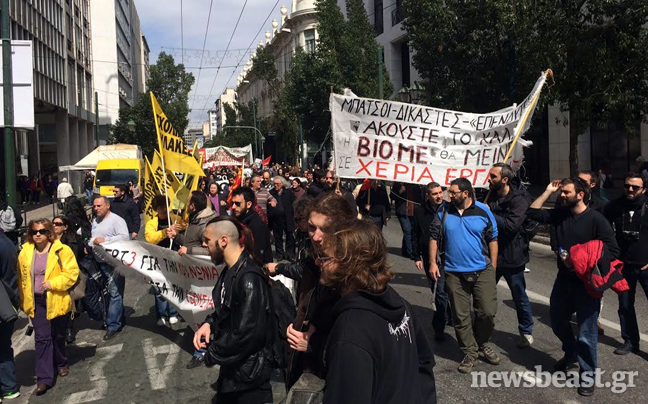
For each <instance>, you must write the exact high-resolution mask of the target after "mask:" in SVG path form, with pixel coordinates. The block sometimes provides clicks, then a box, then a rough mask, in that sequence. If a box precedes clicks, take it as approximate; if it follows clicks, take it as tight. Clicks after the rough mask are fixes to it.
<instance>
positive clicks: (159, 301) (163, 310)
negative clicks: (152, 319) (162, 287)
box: [153, 291, 178, 320]
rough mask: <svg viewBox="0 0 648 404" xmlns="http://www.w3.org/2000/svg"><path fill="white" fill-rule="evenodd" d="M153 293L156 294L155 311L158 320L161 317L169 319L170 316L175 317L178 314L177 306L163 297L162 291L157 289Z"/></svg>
mask: <svg viewBox="0 0 648 404" xmlns="http://www.w3.org/2000/svg"><path fill="white" fill-rule="evenodd" d="M153 295H154V296H155V313H156V314H157V319H158V320H159V319H161V318H165V319H168V318H169V317H175V316H177V315H178V311H177V310H176V309H175V307H173V306H172V305H171V303H169V302H168V301H167V300H166V299H165V298H164V297H162V294H161V293H158V292H157V291H156V292H155V293H153Z"/></svg>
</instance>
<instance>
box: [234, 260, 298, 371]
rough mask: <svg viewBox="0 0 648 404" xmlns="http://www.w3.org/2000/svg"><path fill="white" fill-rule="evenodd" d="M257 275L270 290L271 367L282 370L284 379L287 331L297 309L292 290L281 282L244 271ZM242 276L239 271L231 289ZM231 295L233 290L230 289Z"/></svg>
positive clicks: (286, 356)
mask: <svg viewBox="0 0 648 404" xmlns="http://www.w3.org/2000/svg"><path fill="white" fill-rule="evenodd" d="M245 272H252V273H255V274H257V275H259V276H261V277H262V278H263V280H264V281H265V283H266V285H268V288H269V292H270V293H269V297H270V308H269V311H270V313H269V314H270V315H271V326H272V331H271V337H270V345H271V347H272V358H270V359H271V360H270V366H271V367H272V368H275V369H280V370H281V371H282V373H283V376H284V379H285V378H286V371H285V370H286V367H287V365H288V354H289V352H290V346H289V344H288V337H287V336H286V330H287V329H288V326H289V325H290V324H292V322H293V321H294V320H295V317H297V309H296V307H295V301H294V299H293V296H292V294H291V293H290V290H288V288H287V287H286V286H285V285H284V284H283V283H281V282H279V281H275V280H273V279H270V278H267V277H266V276H265V274H264V273H263V272H261V269H259V270H258V271H253V270H248V271H243V273H245ZM240 274H241V271H240V270H239V271H237V272H236V274H234V277H233V279H232V283H231V285H230V288H231V287H234V283H235V281H236V278H237V277H238V276H239V275H240ZM230 293H231V289H230Z"/></svg>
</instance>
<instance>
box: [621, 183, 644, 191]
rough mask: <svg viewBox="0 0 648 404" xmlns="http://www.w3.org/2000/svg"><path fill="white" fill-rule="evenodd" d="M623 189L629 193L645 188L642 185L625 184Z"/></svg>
mask: <svg viewBox="0 0 648 404" xmlns="http://www.w3.org/2000/svg"><path fill="white" fill-rule="evenodd" d="M623 188H625V189H627V190H629V191H638V190H640V189H641V188H643V187H642V186H640V185H632V184H623Z"/></svg>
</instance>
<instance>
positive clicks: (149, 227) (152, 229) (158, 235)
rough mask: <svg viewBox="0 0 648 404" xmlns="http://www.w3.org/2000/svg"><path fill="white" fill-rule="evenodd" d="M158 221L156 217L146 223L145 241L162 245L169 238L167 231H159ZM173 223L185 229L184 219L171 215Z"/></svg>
mask: <svg viewBox="0 0 648 404" xmlns="http://www.w3.org/2000/svg"><path fill="white" fill-rule="evenodd" d="M165 220H166V219H165ZM158 221H159V219H158V217H157V215H155V217H154V218H152V219H150V220H149V221H148V222H146V226H145V227H144V239H145V240H146V241H147V242H149V243H151V244H160V243H161V242H162V241H163V240H164V239H165V238H167V234H166V229H162V230H158ZM171 222H172V223H179V224H180V226H181V227H185V224H184V222H183V221H182V218H181V217H180V216H177V215H175V214H172V215H171Z"/></svg>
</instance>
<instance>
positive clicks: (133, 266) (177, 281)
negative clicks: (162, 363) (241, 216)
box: [95, 240, 223, 329]
mask: <svg viewBox="0 0 648 404" xmlns="http://www.w3.org/2000/svg"><path fill="white" fill-rule="evenodd" d="M95 252H96V254H97V255H98V256H99V257H100V258H101V259H103V260H104V261H105V262H106V263H108V264H110V265H112V266H114V267H115V269H116V270H117V271H118V272H119V273H121V274H123V275H125V276H133V275H135V276H137V275H139V276H141V277H143V278H144V280H145V281H146V282H148V283H150V284H151V285H152V286H153V287H154V288H155V290H157V291H158V292H160V293H161V294H162V296H163V297H164V298H165V299H166V300H167V301H168V302H169V303H171V304H172V305H173V306H174V307H175V308H176V309H177V310H178V312H179V313H180V315H181V316H182V318H184V319H185V321H186V322H187V324H189V325H191V326H192V327H193V328H194V329H195V328H196V325H198V324H200V323H202V322H204V321H205V317H206V316H207V315H208V314H210V313H212V312H213V311H214V302H213V300H212V289H213V288H214V286H215V285H216V282H217V281H218V277H219V275H220V273H221V272H222V270H223V267H222V266H216V265H214V264H213V263H212V262H211V261H210V260H209V257H206V256H205V257H204V259H200V258H196V256H190V255H179V254H178V253H177V252H175V251H171V250H169V249H167V248H162V247H159V246H157V245H154V244H149V243H146V242H143V241H135V240H128V241H116V242H113V243H106V244H103V245H102V246H97V247H95Z"/></svg>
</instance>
